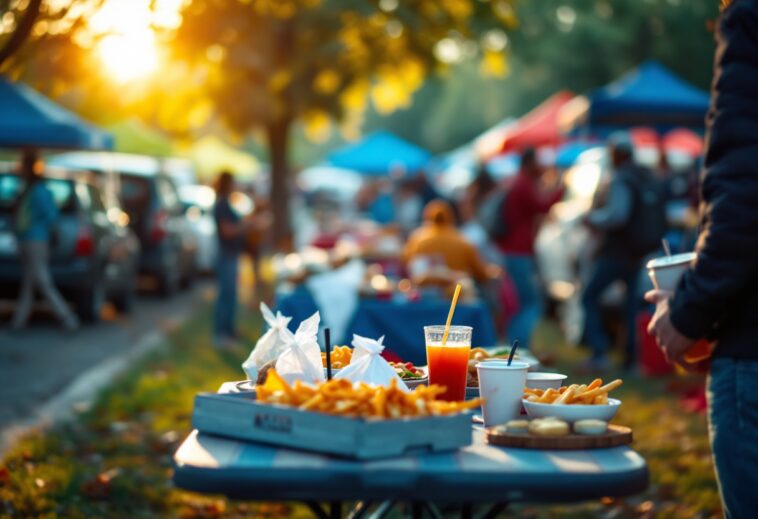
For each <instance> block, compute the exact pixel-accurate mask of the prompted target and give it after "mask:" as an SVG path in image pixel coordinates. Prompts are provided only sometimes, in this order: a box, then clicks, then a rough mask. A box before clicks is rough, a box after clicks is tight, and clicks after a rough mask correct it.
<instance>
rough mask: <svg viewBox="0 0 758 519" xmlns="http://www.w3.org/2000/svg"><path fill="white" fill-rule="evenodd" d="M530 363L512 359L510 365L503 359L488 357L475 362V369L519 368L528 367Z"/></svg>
mask: <svg viewBox="0 0 758 519" xmlns="http://www.w3.org/2000/svg"><path fill="white" fill-rule="evenodd" d="M529 366H530V364H529V363H528V362H523V361H520V360H514V361H513V362H511V365H510V366H509V365H508V361H507V360H505V359H490V360H487V361H481V362H477V364H476V369H500V370H508V369H511V370H521V369H529Z"/></svg>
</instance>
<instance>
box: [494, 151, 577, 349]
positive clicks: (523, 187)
mask: <svg viewBox="0 0 758 519" xmlns="http://www.w3.org/2000/svg"><path fill="white" fill-rule="evenodd" d="M543 174H544V169H543V168H542V167H541V166H540V164H539V163H538V161H537V154H536V152H535V151H534V149H532V148H529V149H526V150H525V151H524V152H523V153H522V155H521V169H520V171H519V173H518V175H516V178H515V179H514V180H513V183H512V184H511V186H510V188H509V189H508V194H507V196H506V200H505V204H504V207H503V220H504V223H505V226H506V233H505V236H504V237H503V238H502V239H501V240H500V241H499V243H498V246H499V247H500V250H501V251H502V252H503V254H504V255H505V267H506V271H507V272H508V275H509V276H510V277H511V279H512V280H513V284H514V285H515V287H516V292H517V294H518V300H519V301H518V302H519V309H518V312H517V313H516V315H515V316H514V317H513V319H512V320H511V322H510V323H509V325H508V336H509V337H508V338H509V340H510V341H513V340H518V341H519V344H520V345H521V346H522V347H527V348H528V347H529V346H530V341H531V338H532V332H533V331H534V327H535V326H536V324H537V322H538V321H539V319H540V317H541V315H542V295H541V292H540V288H539V280H538V277H537V267H536V264H535V260H534V240H535V238H536V236H537V231H538V230H539V224H540V221H541V219H542V216H543V215H545V214H546V213H547V212H548V211H549V210H550V208H551V207H552V206H553V204H555V203H556V202H558V201H559V200H560V199H561V198H562V197H563V192H564V189H563V187H562V186H561V187H558V188H557V189H553V190H551V191H549V192H545V191H544V190H543V189H542V186H541V185H540V180H541V179H542V175H543Z"/></svg>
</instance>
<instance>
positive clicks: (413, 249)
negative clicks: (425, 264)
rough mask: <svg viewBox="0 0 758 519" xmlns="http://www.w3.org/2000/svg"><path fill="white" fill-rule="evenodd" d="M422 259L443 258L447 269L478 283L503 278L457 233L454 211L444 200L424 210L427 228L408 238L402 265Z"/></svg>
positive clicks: (417, 230)
mask: <svg viewBox="0 0 758 519" xmlns="http://www.w3.org/2000/svg"><path fill="white" fill-rule="evenodd" d="M422 256H437V257H441V258H442V259H443V261H444V262H445V265H446V266H447V268H449V269H451V270H455V271H459V272H465V273H467V274H468V275H470V276H471V277H472V278H474V279H475V280H477V281H486V280H487V279H488V278H493V277H498V276H499V275H500V269H499V268H498V267H496V266H494V265H487V264H486V263H485V262H484V261H483V260H482V258H481V257H480V256H479V252H478V251H477V250H476V248H475V247H474V246H473V245H472V244H471V243H470V242H468V241H467V240H466V238H464V237H463V235H462V234H461V233H460V232H459V231H458V229H456V227H455V217H454V215H453V209H452V207H450V204H448V203H447V202H445V201H443V200H432V201H431V202H429V203H428V204H427V205H426V207H425V208H424V224H423V225H422V226H421V227H420V228H418V229H416V230H415V231H414V232H413V233H412V234H411V235H410V237H409V238H408V242H407V243H406V245H405V250H404V251H403V262H404V263H405V265H406V267H407V266H408V264H409V263H410V262H411V261H413V260H414V259H415V258H417V257H422Z"/></svg>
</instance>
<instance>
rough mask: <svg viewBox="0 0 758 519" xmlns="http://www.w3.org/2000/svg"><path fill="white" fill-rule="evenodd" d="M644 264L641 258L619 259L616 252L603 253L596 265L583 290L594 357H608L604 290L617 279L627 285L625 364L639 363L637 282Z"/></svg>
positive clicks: (586, 337) (586, 332)
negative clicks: (639, 259) (603, 314)
mask: <svg viewBox="0 0 758 519" xmlns="http://www.w3.org/2000/svg"><path fill="white" fill-rule="evenodd" d="M639 273H640V266H639V264H638V263H637V262H633V261H632V262H630V261H628V260H624V259H619V258H616V257H614V256H600V257H598V258H597V259H596V260H595V264H594V265H593V266H592V272H591V274H590V279H589V282H588V283H587V286H586V287H585V288H584V292H583V293H582V306H583V307H584V314H585V320H584V341H585V342H586V344H587V345H588V346H589V347H590V348H591V349H592V358H593V359H594V360H605V358H606V354H607V352H608V346H609V344H610V339H609V338H608V334H607V333H606V332H605V328H604V327H603V319H602V316H601V314H600V298H601V296H602V295H603V292H605V290H606V289H607V288H608V287H609V286H610V285H611V284H612V283H613V282H614V281H617V280H621V281H623V282H624V284H625V285H626V296H625V302H624V321H625V325H626V347H625V350H624V352H625V355H626V358H625V360H624V365H625V366H627V367H631V366H633V365H634V364H635V363H636V360H637V359H636V357H637V354H636V352H637V345H636V333H635V327H636V316H637V309H638V303H639V299H638V296H639V295H638V294H637V285H638V281H639Z"/></svg>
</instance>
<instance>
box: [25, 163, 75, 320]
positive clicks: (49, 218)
mask: <svg viewBox="0 0 758 519" xmlns="http://www.w3.org/2000/svg"><path fill="white" fill-rule="evenodd" d="M42 170H43V165H42V162H41V161H40V160H39V158H38V156H37V153H36V152H35V151H34V150H27V151H25V152H24V154H23V156H22V159H21V175H22V177H23V179H24V182H25V184H26V187H25V189H24V191H23V193H22V194H21V196H20V197H19V199H18V203H17V206H16V214H15V231H16V239H17V241H18V250H19V258H20V260H21V268H22V270H23V275H22V278H21V289H20V292H19V298H18V301H17V302H16V311H15V313H14V315H13V324H12V328H13V329H14V330H17V331H18V330H21V329H23V328H25V327H26V324H27V321H28V320H29V314H30V313H31V310H32V303H33V302H34V290H35V288H37V289H39V291H40V292H41V293H42V295H43V296H44V298H45V300H46V301H47V303H48V305H50V308H51V309H52V310H53V312H54V313H55V316H56V317H57V318H58V320H59V321H60V322H61V323H62V324H63V326H64V328H66V329H67V330H69V331H75V330H76V329H78V328H79V320H78V319H77V317H76V315H75V314H74V313H73V312H72V311H71V309H70V308H69V307H68V305H67V304H66V302H65V301H64V300H63V297H61V295H60V293H59V292H58V290H57V289H56V288H55V284H54V283H53V278H52V276H51V274H50V265H49V264H48V262H49V258H50V237H51V233H52V231H53V228H54V226H55V222H56V220H57V219H58V207H57V206H56V205H55V200H53V195H52V194H51V193H50V190H49V189H48V188H47V186H46V185H45V183H44V182H43V181H42V180H41V178H40V175H41V173H42Z"/></svg>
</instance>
